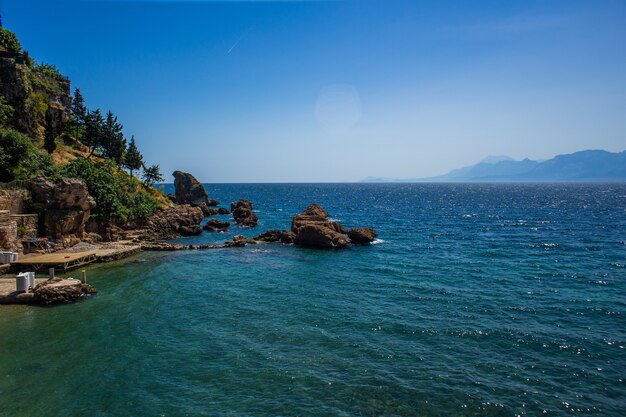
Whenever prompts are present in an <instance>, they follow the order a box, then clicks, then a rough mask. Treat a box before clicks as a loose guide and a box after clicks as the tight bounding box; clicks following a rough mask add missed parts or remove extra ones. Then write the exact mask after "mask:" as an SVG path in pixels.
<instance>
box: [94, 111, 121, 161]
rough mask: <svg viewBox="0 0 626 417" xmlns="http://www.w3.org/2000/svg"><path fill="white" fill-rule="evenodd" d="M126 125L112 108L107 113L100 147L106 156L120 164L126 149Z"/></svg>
mask: <svg viewBox="0 0 626 417" xmlns="http://www.w3.org/2000/svg"><path fill="white" fill-rule="evenodd" d="M123 128H124V127H123V126H122V125H121V124H120V123H118V121H117V116H115V115H114V114H113V113H112V112H111V110H109V112H108V113H107V118H106V122H105V123H104V126H103V131H102V132H103V134H102V141H101V143H100V147H101V148H102V153H103V155H104V156H105V157H106V158H110V159H112V160H114V161H115V163H116V164H118V165H120V163H121V162H122V157H123V156H124V151H125V150H126V139H125V138H124V133H122V129H123Z"/></svg>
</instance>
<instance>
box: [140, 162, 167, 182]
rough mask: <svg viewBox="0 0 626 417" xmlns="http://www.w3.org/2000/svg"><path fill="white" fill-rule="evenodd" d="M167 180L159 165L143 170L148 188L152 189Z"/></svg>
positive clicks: (144, 180)
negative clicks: (154, 185) (156, 184)
mask: <svg viewBox="0 0 626 417" xmlns="http://www.w3.org/2000/svg"><path fill="white" fill-rule="evenodd" d="M164 179H165V178H163V175H161V169H160V168H159V166H158V165H152V166H149V167H144V169H143V182H144V184H146V187H151V186H152V185H153V184H154V183H156V182H161V181H163V180H164Z"/></svg>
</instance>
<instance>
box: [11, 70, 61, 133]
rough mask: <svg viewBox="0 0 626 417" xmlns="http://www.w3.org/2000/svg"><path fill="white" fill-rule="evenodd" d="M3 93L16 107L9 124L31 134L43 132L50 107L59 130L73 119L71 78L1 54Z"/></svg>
mask: <svg viewBox="0 0 626 417" xmlns="http://www.w3.org/2000/svg"><path fill="white" fill-rule="evenodd" d="M0 96H3V97H4V99H5V101H6V103H7V104H9V105H11V106H12V107H13V109H14V113H13V116H12V117H11V119H10V120H9V124H10V125H11V126H13V127H14V128H15V129H17V130H19V131H21V132H24V133H26V134H27V135H28V136H30V137H41V136H42V135H43V129H44V126H45V114H46V109H47V108H48V107H50V110H51V112H52V118H53V121H54V123H55V124H56V126H57V129H58V131H59V132H61V131H63V130H64V129H65V126H66V125H67V121H68V120H69V116H70V108H71V105H72V96H71V94H70V82H69V80H67V79H63V78H62V77H60V76H51V75H47V74H46V73H44V72H43V71H38V70H36V69H31V68H29V67H28V66H27V65H25V64H18V63H16V61H15V60H14V59H10V58H0Z"/></svg>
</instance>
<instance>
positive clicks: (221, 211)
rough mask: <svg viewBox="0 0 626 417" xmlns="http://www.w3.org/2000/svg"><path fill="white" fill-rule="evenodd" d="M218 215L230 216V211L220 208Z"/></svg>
mask: <svg viewBox="0 0 626 417" xmlns="http://www.w3.org/2000/svg"><path fill="white" fill-rule="evenodd" d="M217 214H230V210H228V209H227V208H226V207H219V208H218V209H217Z"/></svg>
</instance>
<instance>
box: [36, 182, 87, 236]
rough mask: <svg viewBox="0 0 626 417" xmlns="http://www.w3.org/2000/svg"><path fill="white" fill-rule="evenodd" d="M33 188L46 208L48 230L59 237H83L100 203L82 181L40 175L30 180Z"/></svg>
mask: <svg viewBox="0 0 626 417" xmlns="http://www.w3.org/2000/svg"><path fill="white" fill-rule="evenodd" d="M30 190H31V194H32V198H33V203H34V204H36V205H40V206H41V207H42V209H43V210H42V211H43V224H44V229H45V230H44V233H48V234H50V235H51V236H52V237H53V238H55V239H60V238H63V237H68V236H76V237H78V238H82V237H83V233H84V232H85V224H86V223H87V221H88V220H89V216H90V215H91V210H92V209H93V208H94V207H95V206H96V202H95V200H94V199H93V197H91V195H89V192H88V191H87V186H86V185H85V183H84V182H83V181H82V180H79V179H76V178H58V179H56V180H51V179H48V178H45V177H37V178H34V179H33V180H32V181H31V182H30Z"/></svg>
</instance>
